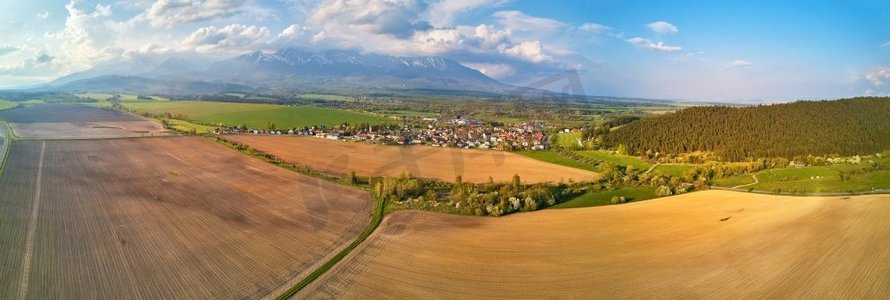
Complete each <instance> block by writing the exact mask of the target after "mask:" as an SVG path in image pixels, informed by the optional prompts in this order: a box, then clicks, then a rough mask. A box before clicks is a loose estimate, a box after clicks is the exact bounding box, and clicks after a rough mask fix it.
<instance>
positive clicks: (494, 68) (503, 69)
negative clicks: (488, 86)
mask: <svg viewBox="0 0 890 300" xmlns="http://www.w3.org/2000/svg"><path fill="white" fill-rule="evenodd" d="M463 65H465V66H467V67H470V68H473V69H476V70H477V71H479V72H482V74H485V75H486V76H488V77H492V78H504V77H510V76H513V75H516V68H514V67H513V66H511V65H508V64H486V63H464V64H463Z"/></svg>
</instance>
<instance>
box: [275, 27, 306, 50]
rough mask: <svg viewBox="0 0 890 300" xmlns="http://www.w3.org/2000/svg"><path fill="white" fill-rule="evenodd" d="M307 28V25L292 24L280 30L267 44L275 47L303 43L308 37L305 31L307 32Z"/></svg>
mask: <svg viewBox="0 0 890 300" xmlns="http://www.w3.org/2000/svg"><path fill="white" fill-rule="evenodd" d="M309 30H310V29H309V27H306V26H301V25H299V24H292V25H290V26H288V27H287V28H285V29H284V30H282V31H281V33H279V34H278V36H277V37H276V38H275V39H274V40H272V41H270V42H269V44H271V45H273V46H276V47H279V46H290V45H298V44H303V43H305V42H306V40H307V38H308V36H307V32H309Z"/></svg>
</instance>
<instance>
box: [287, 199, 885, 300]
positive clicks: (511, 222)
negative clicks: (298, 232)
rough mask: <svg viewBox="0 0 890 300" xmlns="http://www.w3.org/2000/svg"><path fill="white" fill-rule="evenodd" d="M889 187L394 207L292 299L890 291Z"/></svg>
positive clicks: (797, 295) (800, 295) (807, 295)
mask: <svg viewBox="0 0 890 300" xmlns="http://www.w3.org/2000/svg"><path fill="white" fill-rule="evenodd" d="M888 215H890V196H888V195H869V196H855V197H849V198H848V199H842V198H840V197H832V198H816V197H790V196H771V195H760V194H749V193H736V192H726V191H705V192H696V193H692V194H685V195H681V196H675V197H669V198H663V199H659V200H651V201H645V202H638V203H631V204H627V205H614V206H604V207H595V208H580V209H568V210H544V211H539V212H534V213H524V214H515V215H510V216H507V217H502V218H479V217H463V216H454V215H445V214H436V213H428V212H420V211H398V212H395V213H394V214H391V215H389V216H388V217H387V218H386V219H385V220H384V221H383V223H382V224H381V226H380V228H378V229H377V231H375V232H374V234H373V235H372V236H371V237H370V238H369V239H368V240H367V241H366V242H365V243H364V244H362V245H361V246H359V247H358V248H356V249H355V250H354V251H353V252H352V253H351V254H350V255H349V256H347V257H346V258H345V259H344V260H343V261H341V262H340V263H339V264H337V265H336V266H335V267H334V268H332V269H331V270H330V271H328V272H327V273H326V274H325V275H323V276H322V277H321V278H319V280H316V281H315V282H314V283H313V284H311V285H310V286H308V287H307V288H306V289H305V290H303V291H301V293H300V294H298V295H297V297H299V298H326V299H330V298H335V299H344V298H345V299H386V298H411V299H434V298H435V299H438V298H453V299H478V298H483V299H489V298H507V299H515V298H536V299H537V298H570V299H573V298H595V299H616V298H721V299H722V298H733V299H739V298H741V299H787V298H794V299H816V298H819V299H837V298H851V299H887V298H888V297H890V218H888V217H887V216H888Z"/></svg>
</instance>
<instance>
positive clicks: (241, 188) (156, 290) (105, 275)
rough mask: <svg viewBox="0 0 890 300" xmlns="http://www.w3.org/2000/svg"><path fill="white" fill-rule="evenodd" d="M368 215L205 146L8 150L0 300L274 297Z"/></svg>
mask: <svg viewBox="0 0 890 300" xmlns="http://www.w3.org/2000/svg"><path fill="white" fill-rule="evenodd" d="M372 206H373V201H372V199H371V198H370V195H369V194H368V193H367V192H365V191H362V190H359V189H354V188H349V187H345V186H340V185H336V184H333V183H330V182H326V181H323V180H319V179H316V178H312V177H308V176H304V175H301V174H297V173H294V172H290V171H287V170H284V169H280V168H277V167H275V166H272V165H270V164H268V163H265V162H262V161H260V160H257V159H254V158H251V157H248V156H245V155H243V154H240V153H238V152H236V151H234V150H231V149H228V148H226V147H224V146H222V145H219V144H216V143H214V142H212V141H209V140H207V139H202V138H196V137H167V138H144V139H108V140H67V141H16V142H15V143H14V144H13V149H12V153H11V155H10V163H9V165H8V166H7V169H6V171H5V174H4V175H3V176H2V177H0V240H2V241H3V246H2V247H0V270H2V272H0V287H3V288H2V289H0V299H17V298H20V297H23V298H28V299H219V298H259V297H263V296H268V295H272V296H274V295H277V293H276V291H275V290H276V289H278V288H280V287H282V286H283V287H290V284H291V283H292V282H293V280H294V279H299V278H302V277H304V276H305V275H307V274H308V273H309V272H311V271H313V270H314V269H315V268H316V267H317V266H316V264H317V263H319V262H323V261H325V260H326V259H327V257H329V256H330V255H331V254H332V253H336V252H337V251H339V250H340V249H342V247H344V246H345V245H347V244H348V243H350V242H351V241H352V240H354V239H355V237H357V236H358V234H359V233H360V232H361V231H362V230H363V229H364V228H365V226H366V225H367V223H368V222H369V220H370V213H371V210H372Z"/></svg>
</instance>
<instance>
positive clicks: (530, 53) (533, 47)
mask: <svg viewBox="0 0 890 300" xmlns="http://www.w3.org/2000/svg"><path fill="white" fill-rule="evenodd" d="M503 53H504V54H507V55H510V56H513V57H517V58H522V59H525V60H528V61H531V62H534V63H542V62H545V61H549V60H551V58H550V57H549V56H547V55H546V54H545V53H544V47H543V46H542V45H541V42H540V41H530V42H522V43H520V44H518V45H515V46H513V47H510V48H506V49H504V51H503Z"/></svg>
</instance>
